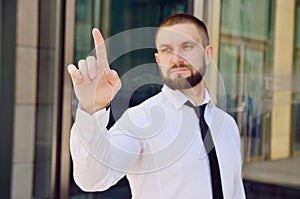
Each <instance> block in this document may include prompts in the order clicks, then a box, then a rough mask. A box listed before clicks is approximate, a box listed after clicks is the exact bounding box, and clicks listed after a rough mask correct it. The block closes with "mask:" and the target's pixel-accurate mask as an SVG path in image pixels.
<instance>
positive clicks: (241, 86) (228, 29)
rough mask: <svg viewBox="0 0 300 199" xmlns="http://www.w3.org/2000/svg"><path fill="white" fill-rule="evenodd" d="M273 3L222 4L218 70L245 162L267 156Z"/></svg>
mask: <svg viewBox="0 0 300 199" xmlns="http://www.w3.org/2000/svg"><path fill="white" fill-rule="evenodd" d="M271 3H272V1H269V0H263V1H257V0H255V1H244V0H227V1H222V18H221V37H220V54H219V69H220V72H221V74H222V77H223V81H224V84H225V90H226V95H227V97H226V99H227V102H226V103H227V112H229V113H230V114H231V115H232V116H233V117H234V118H235V120H236V122H237V124H238V127H239V129H240V132H241V136H242V145H243V150H244V152H243V154H244V161H246V162H249V161H251V160H254V159H265V158H267V157H268V151H269V150H268V145H269V144H268V136H269V131H270V128H269V123H270V120H269V116H270V110H271V108H270V107H268V101H269V100H270V99H269V98H270V96H269V94H268V92H265V90H264V86H265V81H266V80H267V79H268V78H267V77H268V75H266V74H267V73H268V72H270V71H269V68H270V67H269V65H270V64H269V62H268V60H270V58H271V52H272V51H271V50H270V49H271V34H270V33H271V28H272V27H271V26H272V23H271V11H272V4H271Z"/></svg>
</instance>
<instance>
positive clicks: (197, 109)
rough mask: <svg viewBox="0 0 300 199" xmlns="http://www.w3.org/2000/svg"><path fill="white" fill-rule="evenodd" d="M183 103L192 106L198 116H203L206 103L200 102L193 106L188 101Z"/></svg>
mask: <svg viewBox="0 0 300 199" xmlns="http://www.w3.org/2000/svg"><path fill="white" fill-rule="evenodd" d="M185 105H187V106H189V107H191V108H193V109H194V111H195V112H196V114H197V116H198V118H204V111H205V107H206V105H207V104H202V105H201V106H194V105H193V104H192V103H191V102H190V101H187V102H186V103H185Z"/></svg>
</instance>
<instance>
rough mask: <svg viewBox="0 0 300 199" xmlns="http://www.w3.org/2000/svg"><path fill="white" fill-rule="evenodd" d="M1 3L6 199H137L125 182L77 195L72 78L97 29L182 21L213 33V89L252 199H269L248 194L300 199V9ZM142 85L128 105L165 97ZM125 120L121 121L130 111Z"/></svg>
mask: <svg viewBox="0 0 300 199" xmlns="http://www.w3.org/2000/svg"><path fill="white" fill-rule="evenodd" d="M0 2H1V4H0V12H1V20H0V21H1V22H0V29H1V33H0V34H1V35H0V36H1V40H0V44H1V45H0V62H1V65H0V106H1V111H0V126H1V128H0V131H1V133H0V157H1V164H0V183H1V184H0V198H11V199H19V198H24V199H29V198H36V199H38V198H52V199H54V198H55V199H56V198H62V199H67V198H70V199H77V198H80V199H81V198H82V199H85V198H130V190H129V188H128V182H127V180H126V179H122V180H121V181H120V182H119V183H118V184H117V185H116V186H114V187H112V188H111V189H109V190H108V191H105V192H102V193H84V192H82V191H81V190H80V189H79V188H78V187H77V186H76V184H75V183H74V180H73V178H72V160H71V157H70V152H69V136H70V135H69V131H70V127H71V125H72V122H73V119H74V110H75V109H76V99H75V97H74V94H73V90H72V85H71V81H70V78H69V76H68V74H67V71H66V66H67V65H68V64H70V63H77V62H78V60H79V59H82V58H85V57H86V56H87V55H89V54H91V53H92V52H91V51H92V49H93V48H94V47H93V41H92V37H91V30H92V28H93V27H99V28H100V29H101V31H102V33H103V35H104V37H105V38H107V39H108V38H112V37H114V36H115V35H117V34H119V33H123V32H124V31H128V30H132V29H135V28H142V27H155V26H157V24H158V23H159V22H160V21H161V20H162V19H163V18H165V17H166V16H168V15H171V14H174V13H182V12H184V13H190V14H194V15H195V16H197V17H199V18H200V19H202V20H203V21H204V22H205V23H206V24H207V26H208V31H209V35H210V37H211V38H210V39H211V44H212V46H213V47H214V55H213V60H214V62H215V66H216V71H217V73H208V75H207V76H208V82H209V87H210V89H211V91H212V93H215V100H216V102H217V103H219V105H220V106H222V108H224V109H225V110H226V111H227V112H229V113H230V114H231V115H232V116H233V117H234V118H235V119H236V122H237V124H238V126H239V129H240V132H241V144H242V149H241V153H242V156H243V163H244V169H243V176H244V179H245V188H246V193H247V195H248V196H249V198H251V197H253V198H259V196H258V195H256V196H255V194H256V193H253V192H255V191H257V190H259V189H258V188H255V187H253V186H254V185H252V184H249V183H250V182H257V186H262V187H263V186H266V184H269V185H271V186H273V187H272V188H274V187H275V186H276V187H279V188H278V190H279V189H280V190H283V191H281V192H276V191H275V192H274V191H273V193H260V194H261V195H260V198H266V197H264V195H263V194H273V196H274V198H284V197H285V196H287V195H288V194H290V195H288V196H289V197H290V198H299V197H300V195H299V191H297V190H299V189H300V172H299V171H298V170H299V169H298V167H299V164H300V80H299V79H300V1H299V0H250V1H249V0H214V1H212V0H164V1H159V0H76V1H75V0H63V1H58V0H53V1H49V0H1V1H0ZM137 36H138V37H137V38H136V40H127V41H126V42H125V41H124V42H123V43H120V47H126V48H129V49H133V46H134V42H136V41H138V40H139V39H141V40H142V39H143V36H145V35H137ZM149 38H151V35H150V36H149ZM112 52H113V48H111V49H110V48H109V47H108V54H110V53H112ZM153 53H154V49H150V48H141V49H134V50H132V51H128V52H127V51H126V52H124V53H123V54H120V55H118V56H117V57H115V58H114V59H111V60H110V65H111V67H112V68H114V69H116V70H117V71H118V72H119V74H120V76H121V77H122V76H124V77H125V76H126V74H128V73H129V72H130V71H131V70H132V69H134V68H135V67H137V66H140V65H143V64H149V63H155V59H154V57H153ZM120 66H122V67H120ZM154 75H155V73H154ZM220 77H221V79H220ZM147 78H150V79H151V78H155V77H153V76H151V75H150V76H149V77H147ZM135 81H136V82H135ZM140 81H142V80H140V79H139V78H136V79H133V83H135V84H140V85H141V87H140V88H139V89H138V91H136V92H135V94H134V95H132V96H129V97H131V98H130V99H125V100H127V101H126V102H128V101H129V105H128V106H134V105H135V104H138V103H140V102H141V101H143V100H144V99H146V98H147V97H149V96H150V95H152V94H155V93H156V92H157V91H158V90H159V88H160V86H161V85H160V84H159V83H155V84H144V83H140ZM219 93H223V94H226V95H220V94H219ZM127 97H128V96H127ZM113 103H114V102H112V104H113ZM113 105H114V104H113ZM116 109H117V110H116V112H117V113H116V115H114V116H115V117H114V119H117V118H118V114H121V113H122V111H123V110H119V109H118V107H117V106H116ZM112 123H113V121H111V123H110V124H112ZM287 171H289V172H287ZM270 172H271V173H270ZM260 176H262V177H260ZM259 183H262V184H259ZM253 190H254V191H253Z"/></svg>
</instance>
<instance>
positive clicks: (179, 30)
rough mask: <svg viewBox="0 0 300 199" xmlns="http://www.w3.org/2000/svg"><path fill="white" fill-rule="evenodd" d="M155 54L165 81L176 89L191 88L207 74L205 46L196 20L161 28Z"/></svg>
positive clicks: (157, 37)
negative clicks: (190, 22) (194, 22)
mask: <svg viewBox="0 0 300 199" xmlns="http://www.w3.org/2000/svg"><path fill="white" fill-rule="evenodd" d="M156 47H157V50H158V52H157V53H156V54H155V58H156V61H157V63H158V65H159V68H160V72H161V75H162V78H163V81H164V83H165V84H166V85H167V86H169V87H170V88H172V89H179V90H182V89H188V88H191V87H194V86H196V85H197V84H198V83H200V82H201V80H202V77H203V76H204V74H205V70H206V66H205V53H206V51H205V49H204V48H203V46H202V39H201V35H200V32H199V30H198V29H197V28H196V26H195V25H194V24H176V25H172V26H167V27H164V28H161V29H160V30H159V31H158V33H157V36H156Z"/></svg>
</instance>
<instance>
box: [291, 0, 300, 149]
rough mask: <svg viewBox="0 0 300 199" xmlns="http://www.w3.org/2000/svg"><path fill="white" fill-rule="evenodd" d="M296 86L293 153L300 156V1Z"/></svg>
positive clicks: (298, 10) (296, 49) (297, 15)
mask: <svg viewBox="0 0 300 199" xmlns="http://www.w3.org/2000/svg"><path fill="white" fill-rule="evenodd" d="M294 75H295V76H294V84H293V88H294V89H293V90H294V91H293V92H294V94H293V107H292V108H293V112H292V119H293V124H292V135H293V146H294V147H293V153H294V154H300V90H299V86H298V85H299V82H300V81H299V79H300V1H299V0H298V1H297V7H296V26H295V62H294Z"/></svg>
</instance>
